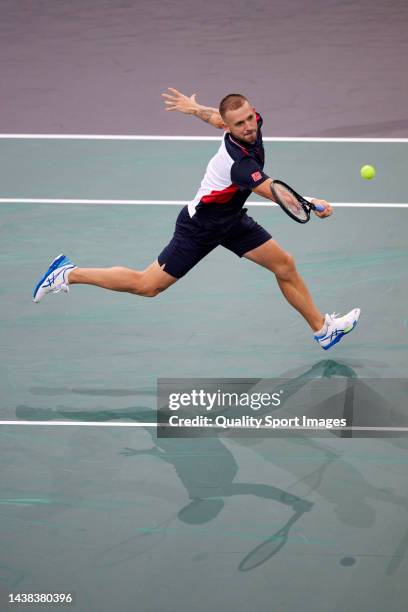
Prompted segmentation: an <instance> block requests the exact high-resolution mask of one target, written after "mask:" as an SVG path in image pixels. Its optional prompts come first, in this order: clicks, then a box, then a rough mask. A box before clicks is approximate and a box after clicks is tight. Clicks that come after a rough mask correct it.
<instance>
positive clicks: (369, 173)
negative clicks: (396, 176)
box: [360, 165, 375, 180]
mask: <svg viewBox="0 0 408 612" xmlns="http://www.w3.org/2000/svg"><path fill="white" fill-rule="evenodd" d="M360 174H361V178H363V179H367V180H370V179H373V178H374V177H375V168H374V166H369V165H366V166H362V167H361V170H360Z"/></svg>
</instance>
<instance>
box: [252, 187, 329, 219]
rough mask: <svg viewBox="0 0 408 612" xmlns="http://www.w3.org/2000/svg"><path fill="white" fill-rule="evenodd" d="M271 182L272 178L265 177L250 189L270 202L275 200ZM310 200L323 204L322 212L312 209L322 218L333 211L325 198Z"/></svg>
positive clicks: (313, 202)
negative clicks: (264, 179)
mask: <svg viewBox="0 0 408 612" xmlns="http://www.w3.org/2000/svg"><path fill="white" fill-rule="evenodd" d="M271 183H272V179H270V178H268V179H266V181H264V182H263V183H261V184H260V185H258V186H257V187H254V188H253V190H252V191H254V192H255V193H257V194H258V195H260V196H262V197H263V198H266V199H267V200H272V202H274V201H275V200H274V198H273V195H272V190H271ZM311 202H312V204H321V205H322V206H324V210H323V211H322V212H318V211H317V210H315V211H313V212H314V213H315V215H317V216H318V217H321V218H322V219H323V218H324V217H330V215H331V214H332V213H333V208H332V206H331V204H329V202H327V201H326V200H320V199H319V198H312V199H311Z"/></svg>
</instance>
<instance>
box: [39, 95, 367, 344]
mask: <svg viewBox="0 0 408 612" xmlns="http://www.w3.org/2000/svg"><path fill="white" fill-rule="evenodd" d="M162 95H163V97H164V102H165V105H166V110H168V111H180V112H182V113H186V114H189V115H194V116H196V117H199V118H200V119H202V120H203V121H206V122H207V123H209V124H210V125H212V126H213V127H215V128H218V129H222V130H224V136H223V139H222V142H221V146H220V148H219V149H218V152H217V153H216V154H215V155H214V157H213V158H212V159H211V160H210V162H209V164H208V166H207V169H206V172H205V175H204V178H203V180H202V182H201V186H200V188H199V189H198V191H197V194H196V196H195V197H194V199H193V200H192V201H191V202H190V203H189V204H188V206H185V207H184V208H182V210H181V211H180V213H179V215H178V217H177V221H176V226H175V231H174V235H173V238H172V239H171V240H170V242H169V244H168V245H167V246H166V247H165V248H164V249H163V250H162V252H161V253H160V255H159V256H158V258H157V260H156V261H154V262H153V263H152V264H151V265H150V266H148V267H147V268H146V269H145V270H142V271H138V270H132V269H130V268H124V267H112V268H78V267H77V266H75V265H74V264H73V263H72V262H71V261H70V260H69V259H68V258H67V257H66V256H65V255H59V256H58V257H57V258H56V259H54V261H53V262H52V263H51V265H50V267H49V268H48V270H47V271H46V272H45V274H44V275H43V276H42V277H41V279H40V281H39V282H38V283H37V285H36V287H35V289H34V292H33V300H34V302H39V301H40V300H41V299H42V298H43V297H44V296H45V295H46V294H47V293H59V292H60V291H64V292H68V290H69V287H70V286H71V285H77V284H83V285H96V286H97V287H102V288H104V289H110V290H112V291H125V292H128V293H133V294H136V295H142V296H145V297H154V296H156V295H158V294H159V293H161V292H162V291H164V290H165V289H167V288H168V287H170V286H171V285H173V284H174V283H175V282H176V281H177V280H178V279H180V278H182V277H183V276H184V275H185V274H187V272H189V271H190V270H191V268H193V267H194V266H195V265H196V264H197V263H198V262H199V261H200V260H201V259H203V257H205V256H206V255H208V254H209V253H210V252H211V251H212V250H213V249H215V248H216V247H217V246H219V245H221V246H223V247H225V248H227V249H229V250H230V251H232V252H233V253H235V254H236V255H238V257H246V258H247V259H249V260H251V261H253V262H255V263H257V264H259V265H260V266H263V267H264V268H266V269H267V270H270V271H271V272H273V273H274V275H275V277H276V280H277V282H278V285H279V287H280V289H281V291H282V293H283V295H284V296H285V298H286V299H287V301H288V302H289V303H290V304H291V305H292V306H293V307H294V308H295V309H296V310H297V311H298V312H299V313H300V314H301V315H302V316H303V317H304V319H305V320H306V321H307V323H308V324H309V326H310V327H311V329H312V331H313V333H314V338H315V340H316V341H317V342H318V343H319V345H320V346H321V347H322V348H323V349H325V350H327V349H329V348H330V347H332V346H333V345H335V344H336V343H337V342H339V340H341V339H342V337H343V336H344V335H345V334H348V333H349V332H351V331H352V330H353V329H354V327H355V326H356V324H357V321H358V319H359V316H360V309H359V308H354V309H353V310H351V311H350V312H349V313H348V314H346V315H344V316H340V315H337V314H336V313H333V314H331V315H329V314H326V315H323V314H322V313H321V312H320V311H319V310H318V309H317V307H316V306H315V304H314V303H313V300H312V297H311V295H310V293H309V291H308V289H307V287H306V285H305V283H304V282H303V280H302V278H301V277H300V275H299V273H298V272H297V270H296V265H295V262H294V259H293V257H292V256H291V255H290V254H289V253H287V252H286V251H285V250H284V249H282V248H281V247H280V246H279V244H278V243H277V242H276V241H275V240H273V239H272V237H271V235H270V233H269V232H268V231H266V229H264V228H263V227H262V226H261V225H259V224H258V223H257V222H256V221H254V219H252V218H251V217H250V216H249V215H247V209H246V208H243V205H244V203H245V201H246V200H247V198H248V197H249V196H250V195H251V193H252V192H253V191H254V192H255V193H256V194H258V195H260V196H262V197H263V198H266V199H268V200H273V195H272V192H271V188H270V185H271V182H272V179H271V178H269V176H268V175H267V174H265V172H264V161H265V159H264V148H263V144H262V132H261V128H262V117H261V116H260V115H259V114H258V113H257V112H256V111H255V108H254V107H253V106H252V104H250V102H249V100H248V99H247V98H246V97H245V96H243V95H241V94H229V95H227V96H225V97H224V98H223V99H222V100H221V103H220V106H219V108H218V109H216V108H209V107H205V106H202V105H200V104H198V102H197V100H196V94H193V95H192V96H190V97H189V96H185V95H184V94H182V93H181V92H179V91H178V90H177V89H174V88H169V89H168V93H164V94H162ZM312 202H313V204H321V205H323V206H324V210H323V211H322V212H317V211H315V214H316V215H317V216H318V217H320V218H325V217H329V216H330V215H331V214H332V207H331V205H330V204H329V203H328V202H326V201H325V200H320V199H312Z"/></svg>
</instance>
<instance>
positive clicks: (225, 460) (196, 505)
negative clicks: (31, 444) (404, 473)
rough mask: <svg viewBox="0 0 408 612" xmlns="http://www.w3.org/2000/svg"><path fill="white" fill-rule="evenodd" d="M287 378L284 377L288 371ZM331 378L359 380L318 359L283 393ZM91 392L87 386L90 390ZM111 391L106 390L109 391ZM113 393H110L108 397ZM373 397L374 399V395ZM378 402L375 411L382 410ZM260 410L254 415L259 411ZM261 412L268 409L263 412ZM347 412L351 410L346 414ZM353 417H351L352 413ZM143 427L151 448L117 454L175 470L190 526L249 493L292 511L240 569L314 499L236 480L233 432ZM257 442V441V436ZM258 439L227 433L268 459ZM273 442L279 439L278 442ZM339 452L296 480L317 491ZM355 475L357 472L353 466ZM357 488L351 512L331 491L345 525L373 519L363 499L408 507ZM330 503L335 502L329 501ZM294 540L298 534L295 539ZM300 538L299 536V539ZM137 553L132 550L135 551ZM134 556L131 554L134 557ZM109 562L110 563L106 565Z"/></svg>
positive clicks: (141, 413) (43, 414)
mask: <svg viewBox="0 0 408 612" xmlns="http://www.w3.org/2000/svg"><path fill="white" fill-rule="evenodd" d="M287 376H288V375H287ZM331 377H333V378H335V377H342V378H345V379H346V380H349V379H350V380H353V379H356V378H357V374H356V372H355V371H354V370H353V368H352V367H350V366H349V365H347V364H344V363H339V362H336V361H334V360H322V361H319V362H318V363H316V364H315V365H314V366H312V367H311V368H309V369H308V370H307V371H305V372H302V373H301V374H300V375H298V376H296V377H294V378H291V379H290V380H289V381H288V383H287V385H286V387H285V389H284V391H285V395H286V397H290V396H292V395H294V394H296V393H298V392H299V391H300V390H301V389H302V388H303V387H305V386H306V385H307V384H308V382H310V380H311V379H315V378H331ZM90 391H92V390H87V392H90ZM108 395H109V394H108ZM110 397H112V395H110ZM373 399H376V398H375V397H374V398H373ZM380 408H381V407H380V405H379V407H378V409H380ZM345 409H346V411H347V410H348V411H349V413H350V411H352V410H353V406H352V405H351V406H347V402H346V403H345ZM322 411H323V413H324V407H323V408H322V407H321V406H320V407H319V408H318V413H321V412H322ZM261 413H262V411H259V412H258V414H261ZM263 413H264V414H265V413H266V411H263ZM349 416H350V414H349ZM351 416H352V415H351ZM16 417H17V418H21V419H24V420H30V419H31V420H54V419H61V418H63V419H72V420H83V421H87V420H88V421H110V420H117V419H126V420H131V421H138V422H143V423H146V422H150V423H154V422H156V419H157V413H156V411H154V410H151V409H147V408H143V407H140V408H133V407H132V408H128V409H118V410H114V409H113V410H106V409H101V410H98V411H92V412H84V411H77V410H76V411H74V410H70V409H67V408H58V409H54V410H41V409H38V408H37V409H36V408H30V407H28V406H19V407H17V409H16ZM145 429H146V431H147V432H148V433H149V435H150V436H151V438H152V442H153V446H152V447H151V448H150V449H147V450H146V449H143V450H139V449H132V448H125V449H123V451H122V452H121V454H122V455H124V456H127V457H141V456H146V455H148V456H151V457H155V458H157V459H160V460H162V461H165V462H166V463H168V464H170V465H171V466H172V467H173V469H174V470H175V472H176V474H177V476H178V478H179V480H180V482H181V483H182V484H183V486H184V487H185V489H186V492H187V495H188V498H189V502H188V503H187V504H186V505H185V506H183V507H182V508H181V509H180V510H179V511H178V513H177V517H178V519H179V520H180V521H182V522H184V523H187V524H191V525H202V524H205V523H209V522H210V521H212V520H214V519H215V518H216V517H217V516H218V515H219V514H220V512H221V511H222V509H223V507H224V503H225V502H224V500H225V498H229V497H233V496H238V495H239V496H246V495H252V496H255V497H257V498H261V499H265V500H269V501H273V502H278V503H280V504H284V505H285V506H287V507H288V508H290V509H291V511H292V515H291V516H290V518H289V520H288V521H287V522H286V524H285V525H283V526H282V527H281V528H280V529H278V531H276V533H274V534H273V535H271V536H270V537H268V538H267V539H266V540H265V541H264V542H262V543H261V544H259V545H258V546H256V548H254V549H253V550H252V551H251V552H250V553H249V554H248V555H247V556H246V557H245V558H244V559H243V561H241V563H240V565H239V569H240V570H241V571H248V570H251V569H254V568H255V567H257V566H259V565H261V564H262V563H265V561H267V560H268V559H270V558H271V557H272V556H274V555H275V554H276V553H277V552H278V551H279V550H280V549H281V548H282V547H283V546H284V545H285V544H286V542H287V541H288V537H289V532H290V530H291V528H292V527H293V526H294V525H295V524H296V523H298V521H299V520H300V518H301V517H302V516H303V515H304V514H305V513H306V512H308V511H310V510H311V509H312V507H313V503H312V502H311V501H309V500H308V499H306V497H305V495H294V494H293V493H292V492H291V491H290V490H283V489H280V488H277V487H274V486H272V485H269V484H260V483H252V482H235V478H236V475H237V472H238V464H237V462H236V460H235V457H234V455H233V453H232V452H231V451H230V450H229V449H228V448H227V446H226V445H225V444H224V443H223V442H222V441H221V438H222V437H229V436H231V432H225V433H224V432H220V434H219V435H216V436H214V437H203V438H200V437H194V438H164V437H157V434H156V428H155V427H146V428H145ZM258 440H259V439H258ZM258 440H255V442H254V440H248V441H246V440H245V439H237V438H235V437H234V438H232V437H231V442H234V443H238V444H240V445H243V446H249V447H250V448H251V450H253V451H254V452H256V453H257V454H258V455H259V456H260V457H262V458H263V459H266V460H269V461H271V463H273V458H272V459H271V458H270V457H269V458H268V457H267V456H264V455H263V453H262V449H261V447H260V450H259V451H258V448H257V447H258ZM300 440H301V441H302V443H303V444H305V445H306V446H307V447H308V448H310V449H314V450H316V449H318V450H322V449H324V445H321V444H319V443H317V442H316V441H315V440H313V439H312V438H308V437H305V436H303V435H300ZM276 442H277V443H278V442H279V440H277V441H276ZM289 443H290V444H298V443H299V437H298V439H297V441H296V439H291V440H290V442H289ZM340 456H341V455H340V453H336V452H332V451H326V456H325V460H324V462H323V463H324V465H323V466H322V467H323V469H321V468H319V470H320V471H319V470H315V471H314V472H313V473H312V474H310V475H306V477H302V478H300V479H298V481H297V482H300V481H303V484H305V483H306V484H307V485H310V491H309V493H308V494H310V493H311V492H312V491H316V490H317V489H319V487H320V485H321V483H322V481H323V472H324V471H326V470H327V469H329V468H330V466H332V465H334V464H335V463H336V459H338V458H339V457H340ZM353 470H354V472H355V473H356V472H357V470H356V469H355V468H354V466H353ZM358 481H359V486H358V487H356V488H355V489H354V488H353V512H351V509H350V508H349V507H347V508H345V507H344V503H342V501H341V500H342V499H343V500H344V498H347V495H344V491H343V492H341V491H340V493H339V495H340V497H339V495H337V493H333V491H332V492H331V494H330V495H329V498H330V497H332V498H333V495H334V497H335V498H336V500H337V503H338V508H339V511H338V513H337V515H338V518H340V520H342V521H343V522H345V523H351V524H353V516H355V509H356V507H359V506H360V507H361V508H362V509H363V512H362V513H361V512H360V513H359V515H364V516H365V517H366V519H365V520H366V525H367V520H368V522H370V521H371V520H373V517H372V512H370V511H371V508H370V506H369V505H368V504H367V503H366V499H367V498H368V499H370V498H371V499H381V500H382V501H388V502H390V503H395V504H397V505H403V506H404V507H407V501H406V500H405V499H404V498H401V497H399V496H398V495H390V493H389V492H384V491H382V490H381V491H380V490H378V489H377V488H376V487H374V486H372V485H370V484H368V483H367V482H366V481H365V480H364V478H363V477H362V475H361V474H360V473H358ZM290 488H291V487H289V489H290ZM331 501H334V500H333V499H331ZM294 539H295V540H296V537H295V538H294ZM301 541H302V539H301V538H300V537H299V542H301ZM121 544H123V547H124V548H125V549H126V554H124V555H123V558H121V554H120V551H121ZM129 547H130V549H131V540H129V539H128V540H126V542H123V543H119V544H118V545H115V547H114V548H115V563H120V562H123V561H126V560H129V559H130V558H131V557H132V553H131V550H129ZM136 554H138V553H135V555H136ZM135 555H134V556H135ZM109 564H111V565H112V564H113V562H112V563H109Z"/></svg>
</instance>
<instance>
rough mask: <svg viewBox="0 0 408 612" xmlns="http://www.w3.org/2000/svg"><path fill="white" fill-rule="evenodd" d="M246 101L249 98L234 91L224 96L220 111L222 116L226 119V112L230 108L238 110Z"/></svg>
mask: <svg viewBox="0 0 408 612" xmlns="http://www.w3.org/2000/svg"><path fill="white" fill-rule="evenodd" d="M245 102H249V100H248V98H246V97H245V96H243V95H242V94H237V93H232V94H228V95H227V96H224V98H223V99H222V100H221V102H220V106H219V109H218V110H219V111H220V115H221V117H222V118H223V119H224V117H225V113H226V112H227V111H229V110H236V109H237V108H240V107H241V106H242V105H243V104H245Z"/></svg>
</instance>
